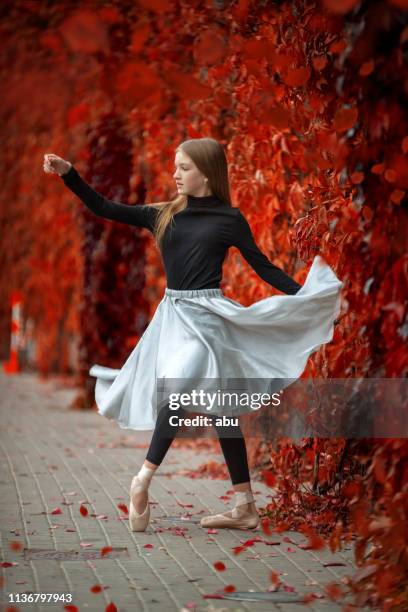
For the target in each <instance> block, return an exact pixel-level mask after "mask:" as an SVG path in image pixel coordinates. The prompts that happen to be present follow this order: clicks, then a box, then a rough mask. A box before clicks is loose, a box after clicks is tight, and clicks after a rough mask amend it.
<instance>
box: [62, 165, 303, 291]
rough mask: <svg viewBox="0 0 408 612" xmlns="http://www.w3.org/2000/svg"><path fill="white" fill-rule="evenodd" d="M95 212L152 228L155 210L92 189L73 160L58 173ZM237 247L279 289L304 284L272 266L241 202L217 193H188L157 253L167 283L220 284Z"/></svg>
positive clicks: (187, 286) (190, 285)
mask: <svg viewBox="0 0 408 612" xmlns="http://www.w3.org/2000/svg"><path fill="white" fill-rule="evenodd" d="M61 178H62V180H63V181H64V183H65V185H66V186H67V187H68V188H69V189H71V191H73V193H75V194H76V195H77V196H78V197H79V198H80V199H81V200H82V201H83V203H84V204H85V206H87V207H88V208H89V209H90V210H91V211H92V212H93V213H95V214H96V215H98V216H99V217H103V218H104V219H110V220H111V221H119V222H121V223H126V224H128V225H135V226H137V227H145V228H146V229H148V230H149V231H150V232H152V233H153V230H154V225H155V221H156V217H157V214H158V211H157V209H156V208H154V207H153V206H150V205H148V204H136V205H134V206H132V205H129V204H121V203H119V202H114V201H112V200H108V199H107V198H105V197H104V196H103V195H101V194H100V193H98V192H97V191H95V190H94V189H93V188H92V187H91V186H90V185H88V183H86V181H84V180H83V178H82V177H81V176H80V174H79V173H78V172H77V170H76V169H75V167H74V166H71V168H70V169H69V171H68V172H67V173H66V174H63V175H62V176H61ZM231 246H235V247H237V248H238V249H239V251H240V252H241V253H242V255H243V256H244V257H245V259H246V261H247V262H248V263H249V264H250V266H252V268H253V269H254V270H255V272H256V273H257V274H258V275H259V276H260V277H261V278H262V279H263V280H264V281H266V282H267V283H269V284H270V285H272V287H275V288H276V289H279V290H280V291H282V292H283V293H288V294H294V293H297V292H298V290H299V289H300V287H301V286H302V285H299V283H297V282H296V281H295V280H294V279H292V278H291V277H290V276H288V275H287V274H286V273H285V272H283V270H281V268H279V267H278V266H275V265H274V264H273V263H272V262H270V261H269V259H268V258H267V257H266V255H264V253H262V251H260V249H259V248H258V246H257V245H256V243H255V240H254V237H253V235H252V232H251V229H250V226H249V224H248V222H247V220H246V219H245V217H244V215H243V214H242V213H241V211H240V210H239V208H234V207H232V206H230V205H229V204H228V203H225V202H223V201H222V200H221V199H219V198H218V197H217V196H215V195H209V196H200V197H197V196H192V195H189V196H187V206H186V208H185V209H184V210H182V211H180V212H179V213H177V214H176V215H174V217H173V222H172V223H171V224H170V225H168V226H167V228H166V232H165V235H164V239H163V243H162V245H161V249H160V251H161V255H162V258H163V263H164V268H165V271H166V277H167V287H169V288H170V289H208V288H213V287H219V286H220V282H221V278H222V264H223V261H224V258H225V255H226V253H227V250H228V248H229V247H231Z"/></svg>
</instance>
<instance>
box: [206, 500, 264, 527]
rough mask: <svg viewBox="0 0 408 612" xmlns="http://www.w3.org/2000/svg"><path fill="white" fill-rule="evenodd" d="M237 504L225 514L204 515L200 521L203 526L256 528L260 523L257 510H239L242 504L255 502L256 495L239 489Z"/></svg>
mask: <svg viewBox="0 0 408 612" xmlns="http://www.w3.org/2000/svg"><path fill="white" fill-rule="evenodd" d="M235 499H236V504H235V508H233V509H232V511H230V512H228V513H225V514H212V515H210V516H203V518H202V519H201V521H200V525H201V527H215V528H217V527H218V528H226V529H256V527H258V525H259V514H258V512H257V511H256V510H255V512H253V511H242V510H238V508H239V507H240V506H245V505H246V504H250V503H252V502H255V499H254V496H253V495H252V493H250V492H249V491H237V492H236V493H235Z"/></svg>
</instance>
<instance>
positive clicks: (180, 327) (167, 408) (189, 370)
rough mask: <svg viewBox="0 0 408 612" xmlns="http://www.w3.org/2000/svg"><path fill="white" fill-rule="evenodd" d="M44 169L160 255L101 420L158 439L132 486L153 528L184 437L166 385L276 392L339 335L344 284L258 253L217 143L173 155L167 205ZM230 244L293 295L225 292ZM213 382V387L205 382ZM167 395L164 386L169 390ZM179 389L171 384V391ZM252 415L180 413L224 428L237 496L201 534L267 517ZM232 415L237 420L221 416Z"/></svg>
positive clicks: (95, 371) (99, 391)
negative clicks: (152, 494)
mask: <svg viewBox="0 0 408 612" xmlns="http://www.w3.org/2000/svg"><path fill="white" fill-rule="evenodd" d="M44 170H45V172H47V173H54V174H57V175H59V176H60V177H61V179H62V180H63V182H64V184H65V185H66V186H67V187H68V188H69V189H70V190H71V191H72V192H73V193H75V194H76V195H77V196H78V197H79V198H80V199H81V200H82V202H83V203H84V204H85V205H86V206H87V207H88V208H89V209H90V210H91V211H92V212H93V213H95V214H96V215H98V216H100V217H103V218H105V219H110V220H112V221H117V222H121V223H125V224H129V225H134V226H137V227H143V228H146V229H148V230H149V231H150V232H151V233H152V235H153V236H154V238H155V240H156V244H157V246H158V248H159V250H160V254H161V256H162V260H163V264H164V268H165V272H166V279H167V286H166V288H165V292H164V295H163V298H162V300H161V301H160V303H159V304H158V306H157V308H156V310H155V313H154V315H153V317H152V320H151V321H150V323H149V325H148V327H147V328H146V329H145V331H144V333H143V335H142V336H141V338H140V339H139V341H138V343H137V345H136V346H135V348H134V349H133V350H132V352H131V353H130V355H129V357H128V358H127V360H126V362H125V363H124V364H123V366H122V368H120V369H113V368H109V367H106V366H103V365H100V364H94V365H93V366H92V367H91V368H90V371H89V372H90V374H91V375H92V376H94V377H95V378H96V385H95V402H96V405H97V407H98V413H99V414H101V415H103V416H105V417H107V418H109V419H112V420H116V422H117V423H118V425H119V426H120V427H121V428H123V429H125V428H126V429H134V430H150V429H153V434H152V438H151V442H150V446H149V449H148V452H147V454H146V459H145V461H144V463H143V465H142V466H141V468H140V470H139V472H138V473H137V474H136V475H135V476H134V478H133V479H132V482H131V486H130V513H129V522H130V528H131V529H132V530H133V531H144V530H145V529H146V528H147V526H148V524H149V519H150V505H149V499H148V488H149V486H150V483H151V480H152V477H153V475H154V473H155V472H156V470H157V468H158V467H159V466H160V464H161V463H162V461H163V459H164V457H165V455H166V453H167V451H168V449H169V447H170V445H171V443H172V441H173V439H174V438H175V436H176V434H177V430H178V427H179V425H178V423H179V420H177V419H174V418H172V417H174V415H175V414H176V412H175V410H174V408H172V407H171V405H170V402H169V395H166V393H162V398H161V401H160V400H159V396H160V394H159V393H158V381H164V383H165V385H166V384H167V385H170V387H171V384H172V383H173V382H174V381H177V384H178V387H177V390H178V391H179V392H184V393H189V392H190V393H191V392H192V390H195V389H196V388H197V387H198V386H201V387H205V383H206V382H208V381H210V385H209V387H208V388H213V384H211V383H214V381H221V382H223V381H225V380H226V379H227V380H236V379H239V380H243V381H246V383H245V386H246V389H247V390H248V389H249V390H253V389H252V387H251V385H252V384H255V383H253V381H259V380H266V381H269V383H268V390H269V391H270V392H274V391H278V390H282V389H283V388H284V387H285V386H287V385H288V384H290V383H291V382H292V381H294V380H296V379H297V378H299V377H300V375H301V374H302V372H303V371H304V369H305V366H306V363H307V360H308V358H309V356H310V355H311V354H312V353H313V352H314V351H316V350H317V349H318V348H319V347H320V346H321V345H322V344H324V343H327V342H330V341H331V340H332V338H333V331H334V321H335V319H336V317H337V316H338V314H339V310H340V293H341V287H342V285H343V283H342V282H341V281H340V280H339V279H338V278H337V276H336V275H335V273H334V272H333V270H332V269H331V268H330V267H329V266H328V265H327V264H326V263H325V262H324V260H323V259H322V258H321V257H320V256H318V255H317V256H316V257H315V258H314V260H313V262H312V266H311V268H310V270H309V272H308V275H307V278H306V281H305V283H304V285H300V284H299V283H297V282H296V281H295V280H294V279H293V278H291V277H290V276H288V275H287V274H286V273H285V272H284V271H283V270H282V269H281V268H279V267H278V266H276V265H274V264H273V263H272V262H271V261H270V260H269V259H268V258H267V257H266V255H265V254H264V253H263V252H262V251H261V250H260V249H259V247H258V245H257V244H256V242H255V240H254V237H253V234H252V232H251V229H250V226H249V223H248V221H247V219H246V218H245V216H244V215H243V213H242V212H241V211H240V209H239V208H237V207H233V206H232V204H231V197H230V188H229V180H228V164H227V159H226V155H225V152H224V149H223V147H222V145H221V144H220V143H219V142H218V141H216V140H214V139H212V138H197V139H191V140H187V141H185V142H183V143H182V144H180V145H179V147H177V149H176V152H175V172H174V179H175V181H176V185H177V190H178V194H177V196H176V197H175V198H174V199H173V200H171V201H169V202H158V203H155V204H137V205H128V204H123V203H120V202H115V201H112V200H109V199H107V198H106V197H104V196H103V195H101V194H100V193H98V192H97V191H95V190H94V189H93V188H92V187H91V186H90V185H89V184H88V183H87V182H86V181H85V180H84V179H83V178H82V177H81V176H80V174H79V173H78V171H77V170H76V168H75V167H74V165H73V164H72V163H70V162H68V161H66V160H64V159H62V158H60V157H58V156H57V155H54V154H47V155H45V156H44ZM231 246H235V247H237V248H238V249H239V251H240V252H241V254H242V255H243V256H244V258H245V259H246V261H247V262H248V263H249V264H250V265H251V266H252V268H253V269H254V270H255V271H256V273H257V274H258V275H259V276H260V277H261V278H262V279H263V280H264V281H266V282H267V283H269V284H270V285H271V286H272V287H275V288H277V289H278V290H280V291H282V292H283V293H284V294H285V295H274V296H270V297H267V298H264V299H262V300H259V301H258V302H255V303H253V304H251V305H250V306H247V307H244V306H242V305H241V304H240V303H238V302H236V301H234V300H232V299H230V298H228V297H226V296H225V295H224V294H223V292H222V290H221V288H220V283H221V280H222V264H223V261H224V259H225V256H226V253H227V251H228V249H229V248H230V247H231ZM203 381H204V382H203ZM164 388H165V387H164ZM168 388H169V387H168ZM251 410H252V408H250V407H248V406H242V405H241V404H240V403H239V402H236V403H235V404H233V405H231V404H230V405H226V406H224V405H223V403H222V402H219V403H217V405H216V410H215V411H214V410H212V411H211V412H212V414H210V413H209V410H208V406H206V405H202V404H199V405H197V404H196V403H194V404H192V403H191V404H190V405H187V406H185V407H181V406H180V407H179V408H178V409H177V416H178V417H180V418H186V417H188V416H189V414H190V416H191V412H194V413H199V414H200V413H202V414H205V415H206V416H208V418H209V419H210V422H211V423H212V424H213V426H214V427H215V429H216V432H217V435H218V438H219V441H220V445H221V449H222V452H223V454H224V458H225V461H226V464H227V467H228V471H229V474H230V477H231V482H232V486H233V488H234V492H235V505H234V508H233V509H232V510H231V511H228V512H225V513H222V514H215V515H211V516H207V517H203V518H202V519H201V521H200V524H201V526H202V527H218V528H223V527H227V528H235V529H248V528H249V529H255V528H256V527H257V526H258V524H259V515H258V512H257V510H256V506H255V500H254V496H253V493H252V488H251V480H250V475H249V468H248V460H247V451H246V443H245V439H244V436H243V434H242V430H241V427H240V425H239V420H238V417H239V415H240V414H243V413H247V412H251ZM223 415H228V416H231V417H234V418H233V419H231V420H230V421H227V423H230V424H224V421H222V422H221V421H219V420H218V421H217V420H216V419H217V418H219V417H222V416H223Z"/></svg>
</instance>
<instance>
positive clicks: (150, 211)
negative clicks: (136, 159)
mask: <svg viewBox="0 0 408 612" xmlns="http://www.w3.org/2000/svg"><path fill="white" fill-rule="evenodd" d="M60 176H61V178H62V180H63V181H64V183H65V185H66V186H67V187H68V188H69V189H70V190H71V191H72V192H73V193H75V195H77V196H78V197H79V198H80V200H82V202H83V203H84V204H85V206H87V208H89V210H91V211H92V212H93V213H95V215H98V217H103V218H104V219H110V220H111V221H119V222H120V223H126V224H127V225H135V226H137V227H145V228H147V229H148V230H150V231H151V232H153V230H154V224H155V221H156V215H157V209H156V208H154V207H153V206H149V205H147V204H136V205H131V204H122V203H120V202H115V201H113V200H109V199H108V198H106V197H105V196H103V195H102V194H100V193H98V192H97V191H95V189H93V188H92V187H91V186H90V185H89V184H88V183H87V182H86V181H85V180H84V179H83V178H82V177H81V175H80V174H79V173H78V171H77V170H76V168H75V167H74V166H73V165H71V167H70V169H69V170H68V172H66V173H65V174H61V175H60Z"/></svg>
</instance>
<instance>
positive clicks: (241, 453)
mask: <svg viewBox="0 0 408 612" xmlns="http://www.w3.org/2000/svg"><path fill="white" fill-rule="evenodd" d="M212 418H213V425H214V427H215V429H216V431H217V435H218V439H219V442H220V446H221V450H222V452H223V455H224V458H225V462H226V464H227V467H228V471H229V474H230V477H231V482H232V486H233V489H234V491H235V493H236V494H238V495H237V496H236V501H237V504H238V500H239V502H240V503H239V514H242V513H243V514H246V513H250V514H257V510H256V506H255V502H254V501H250V502H246V503H245V493H247V494H250V495H251V494H252V489H251V478H250V475H249V466H248V455H247V449H246V443H245V438H244V435H243V433H242V429H241V427H240V425H238V426H236V425H230V426H227V425H224V426H223V425H216V421H215V420H214V419H216V416H215V415H213V416H212ZM242 493H243V494H244V495H243V494H242ZM242 498H244V499H242ZM235 514H236V513H235ZM225 515H226V516H228V517H231V516H232V513H231V512H226V513H225Z"/></svg>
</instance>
